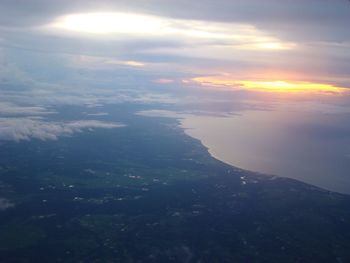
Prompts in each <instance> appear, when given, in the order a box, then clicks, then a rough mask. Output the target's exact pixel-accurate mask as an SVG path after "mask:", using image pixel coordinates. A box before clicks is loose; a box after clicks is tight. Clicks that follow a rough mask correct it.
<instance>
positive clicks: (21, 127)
mask: <svg viewBox="0 0 350 263" xmlns="http://www.w3.org/2000/svg"><path fill="white" fill-rule="evenodd" d="M124 126H125V125H123V124H120V123H110V122H103V121H97V120H79V121H72V122H48V121H45V120H43V119H41V118H34V117H32V118H0V140H11V141H21V140H30V139H39V140H44V141H45V140H57V139H58V138H59V137H60V136H71V135H73V134H74V133H79V132H82V131H83V130H87V129H88V130H92V129H112V128H121V127H124Z"/></svg>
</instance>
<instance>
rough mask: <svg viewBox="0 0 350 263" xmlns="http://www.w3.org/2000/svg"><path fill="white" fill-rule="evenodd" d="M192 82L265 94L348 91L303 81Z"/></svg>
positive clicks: (218, 79) (215, 79)
mask: <svg viewBox="0 0 350 263" xmlns="http://www.w3.org/2000/svg"><path fill="white" fill-rule="evenodd" d="M192 80H193V81H194V82H197V83H200V84H201V85H206V86H220V87H228V88H236V89H247V90H254V91H265V92H289V93H310V92H326V93H341V92H345V91H348V89H346V88H344V87H339V86H336V85H332V84H325V83H314V82H304V81H284V80H272V81H266V80H263V81H251V80H233V79H226V78H222V77H198V78H193V79H192Z"/></svg>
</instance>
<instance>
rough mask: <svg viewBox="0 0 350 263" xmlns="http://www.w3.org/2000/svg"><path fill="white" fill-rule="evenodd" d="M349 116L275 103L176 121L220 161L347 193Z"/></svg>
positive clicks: (349, 144)
mask: <svg viewBox="0 0 350 263" xmlns="http://www.w3.org/2000/svg"><path fill="white" fill-rule="evenodd" d="M296 108H297V107H296ZM349 116H350V115H349V113H348V112H341V111H340V112H337V111H334V110H332V109H331V110H329V109H327V110H326V111H322V110H320V111H318V110H315V111H313V110H312V111H310V110H303V109H300V110H299V109H295V108H293V109H288V108H286V107H280V108H276V109H274V110H270V111H243V112H240V113H238V114H237V115H229V116H228V117H217V116H197V115H185V116H184V118H183V119H182V120H181V123H182V127H183V128H184V129H185V131H186V133H187V134H189V135H190V136H192V137H194V138H197V139H199V140H201V141H202V143H203V144H204V145H205V146H206V147H208V148H209V152H210V153H211V154H212V155H213V156H214V157H216V158H218V159H220V160H222V161H224V162H227V163H229V164H232V165H234V166H237V167H240V168H244V169H248V170H252V171H257V172H261V173H268V174H274V175H279V176H285V177H290V178H294V179H297V180H301V181H304V182H307V183H310V184H313V185H316V186H319V187H322V188H325V189H328V190H332V191H337V192H342V193H350V118H349Z"/></svg>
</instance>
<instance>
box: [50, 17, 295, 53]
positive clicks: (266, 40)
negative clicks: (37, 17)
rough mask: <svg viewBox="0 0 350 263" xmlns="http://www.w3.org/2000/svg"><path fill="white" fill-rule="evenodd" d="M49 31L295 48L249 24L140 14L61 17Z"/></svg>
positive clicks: (260, 47) (243, 46) (255, 47)
mask: <svg viewBox="0 0 350 263" xmlns="http://www.w3.org/2000/svg"><path fill="white" fill-rule="evenodd" d="M45 28H46V29H49V30H54V32H56V33H57V32H60V31H63V32H64V31H67V32H78V33H87V34H93V35H118V36H120V35H143V36H147V37H152V36H153V37H154V36H156V37H164V36H165V37H169V36H173V37H174V36H175V37H181V38H188V39H191V38H192V39H210V40H213V39H218V40H223V41H227V43H228V44H232V48H238V49H248V50H263V51H274V50H287V49H292V48H294V46H293V45H292V44H291V43H285V42H283V41H281V40H279V39H277V38H275V37H272V36H269V35H267V34H266V33H264V32H262V31H260V30H259V29H257V28H255V27H254V26H252V25H248V24H241V23H217V22H208V21H199V20H182V19H173V18H166V17H160V16H154V15H146V14H136V13H120V12H97V13H96V12H95V13H77V14H67V15H64V16H61V17H58V18H57V19H56V20H54V21H53V22H52V23H50V24H49V25H47V26H46V27H45Z"/></svg>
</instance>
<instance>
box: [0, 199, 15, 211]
mask: <svg viewBox="0 0 350 263" xmlns="http://www.w3.org/2000/svg"><path fill="white" fill-rule="evenodd" d="M14 206H15V204H14V203H12V202H11V201H10V200H8V199H6V198H0V211H5V210H6V209H8V208H11V207H14Z"/></svg>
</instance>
